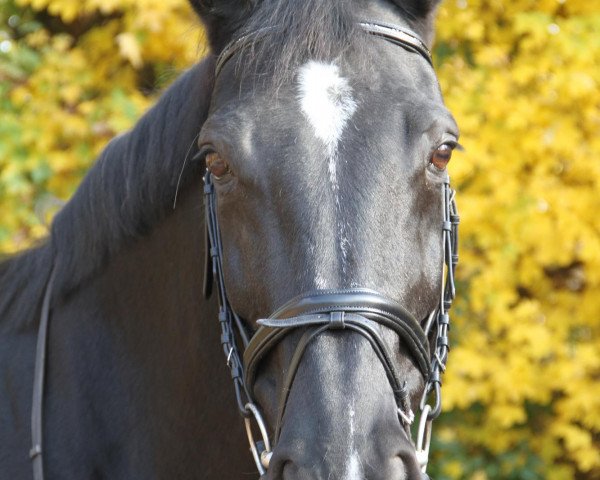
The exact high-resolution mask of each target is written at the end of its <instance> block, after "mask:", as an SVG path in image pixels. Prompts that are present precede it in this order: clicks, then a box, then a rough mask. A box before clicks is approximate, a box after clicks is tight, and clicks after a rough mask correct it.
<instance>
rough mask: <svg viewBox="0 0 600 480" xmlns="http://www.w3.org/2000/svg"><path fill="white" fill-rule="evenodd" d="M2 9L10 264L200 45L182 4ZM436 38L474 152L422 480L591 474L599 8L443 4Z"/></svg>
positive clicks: (559, 2) (596, 460)
mask: <svg viewBox="0 0 600 480" xmlns="http://www.w3.org/2000/svg"><path fill="white" fill-rule="evenodd" d="M15 2H16V3H15ZM4 5H5V6H4V7H3V8H4V9H5V11H4V12H0V20H2V21H4V23H6V21H7V20H8V19H9V17H11V18H15V17H14V16H17V17H18V21H17V22H16V23H17V25H16V26H14V25H13V26H11V27H10V28H9V27H0V41H2V40H3V39H4V38H6V39H8V41H9V43H10V49H9V51H7V52H4V51H3V50H2V52H4V53H2V52H0V60H1V62H0V108H1V109H2V122H0V211H2V217H1V218H0V251H2V252H11V251H14V250H17V249H21V248H24V247H25V246H27V245H30V244H31V242H33V241H35V239H37V238H39V237H40V236H42V235H43V234H44V232H45V228H44V223H43V221H44V220H45V219H46V213H43V214H42V215H36V214H35V213H33V212H34V211H37V212H38V213H39V212H40V211H42V212H48V211H51V210H52V208H53V207H52V206H53V205H54V203H53V202H52V200H51V198H52V197H49V196H48V194H51V195H53V196H55V197H58V198H61V199H67V198H68V197H69V196H70V195H71V193H72V192H73V190H74V188H75V187H76V185H77V183H78V182H79V180H80V179H81V176H82V175H83V173H84V172H85V171H86V169H87V168H88V167H89V165H90V163H91V162H92V161H93V159H94V158H95V157H96V156H97V154H98V153H99V152H100V151H101V150H102V148H103V147H104V145H105V144H106V142H107V141H108V140H109V139H110V138H111V137H112V136H114V135H115V134H117V133H119V132H121V131H123V130H125V129H127V128H129V127H130V126H131V125H132V124H133V123H134V122H135V120H136V119H137V118H138V117H139V116H140V115H141V113H142V112H143V111H144V110H145V109H146V108H147V107H148V106H149V105H150V104H151V103H152V102H153V101H154V100H155V98H156V96H157V94H158V91H159V89H160V88H161V87H162V86H164V83H165V81H167V80H170V79H172V78H173V77H174V76H175V72H177V71H179V70H181V69H182V68H184V67H186V66H187V65H189V64H191V63H193V62H195V61H197V60H198V59H199V58H200V57H201V56H202V53H203V45H204V39H203V36H202V33H201V30H200V29H199V28H198V25H197V22H196V20H195V18H194V16H193V14H192V12H191V11H190V8H189V6H188V5H187V1H186V0H8V1H7V2H5V3H4ZM41 13H43V15H41ZM52 17H54V18H53V21H52V25H53V26H52V28H50V26H49V24H46V23H44V22H45V21H46V22H47V19H48V18H52ZM59 20H60V21H59ZM9 24H10V22H9ZM57 25H61V26H60V27H57ZM437 25H438V38H437V47H436V49H435V51H434V55H435V58H436V62H437V70H438V74H439V76H440V82H441V86H442V89H443V91H444V94H445V98H446V102H447V104H448V106H449V108H450V109H451V110H452V112H453V113H454V114H455V116H456V117H457V119H458V122H459V125H460V126H461V130H462V138H461V143H463V144H464V145H465V146H466V152H465V153H464V154H462V155H459V154H457V155H456V156H455V159H454V160H453V163H452V164H451V174H452V178H453V182H454V185H455V187H457V189H458V191H459V195H458V202H459V207H460V212H461V218H462V225H461V251H460V255H461V263H460V265H459V271H458V281H459V285H458V290H459V293H458V299H457V302H456V306H455V307H454V316H453V318H454V326H453V330H452V336H453V342H454V347H453V350H452V352H451V355H450V361H449V362H450V363H449V366H448V367H449V368H448V371H447V373H446V375H445V379H444V388H443V396H444V408H445V414H444V415H442V417H441V418H440V420H439V421H438V423H437V424H436V427H435V428H436V431H437V432H438V434H437V435H436V437H435V438H436V442H437V445H436V446H434V448H433V450H432V453H433V455H434V456H436V458H434V459H433V460H432V465H433V468H437V471H436V472H434V474H433V476H434V477H435V478H438V479H440V478H441V479H444V478H470V479H488V478H489V479H519V480H521V479H525V480H526V479H557V480H565V479H571V478H580V479H583V478H589V479H594V478H600V453H599V452H600V445H599V439H600V294H599V293H600V216H599V215H598V212H599V211H600V161H598V157H599V154H600V68H598V65H600V35H599V34H598V32H600V7H599V6H598V5H597V2H593V1H589V0H512V1H506V0H446V1H445V3H443V4H442V7H441V9H440V12H439V17H438V22H437ZM4 45H5V44H4ZM49 199H50V200H49ZM34 207H35V208H34ZM39 217H43V218H39Z"/></svg>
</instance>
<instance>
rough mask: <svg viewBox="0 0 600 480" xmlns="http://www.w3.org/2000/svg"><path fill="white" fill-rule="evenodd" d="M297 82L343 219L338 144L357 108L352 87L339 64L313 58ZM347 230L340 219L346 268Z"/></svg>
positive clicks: (340, 246)
mask: <svg viewBox="0 0 600 480" xmlns="http://www.w3.org/2000/svg"><path fill="white" fill-rule="evenodd" d="M298 84H299V88H298V89H299V95H298V98H299V100H300V106H301V109H302V113H303V114H304V116H305V117H306V119H307V120H308V122H309V123H310V124H311V126H312V127H313V130H314V132H315V136H316V137H317V138H318V139H319V140H321V142H323V145H324V147H325V155H326V158H327V170H328V172H329V182H330V183H331V188H332V190H333V192H334V194H335V203H336V210H337V213H338V218H340V215H339V213H340V210H341V207H340V198H339V192H338V190H339V185H338V178H337V168H338V147H339V143H340V140H341V138H342V134H343V132H344V129H345V128H346V125H347V124H348V121H349V120H350V119H351V118H352V115H354V112H355V111H356V108H357V104H356V102H355V100H354V98H353V97H352V88H351V87H350V84H349V83H348V80H346V79H345V78H343V77H342V76H340V71H339V68H338V66H337V65H335V64H331V63H322V62H316V61H314V60H311V61H309V62H308V63H306V64H305V65H303V66H302V67H301V68H300V70H299V73H298ZM345 230H346V227H345V226H344V225H343V224H342V222H341V221H338V231H339V237H338V238H339V248H340V251H341V253H342V267H343V268H344V270H345V262H346V256H347V246H348V245H347V244H348V240H347V238H346V234H345Z"/></svg>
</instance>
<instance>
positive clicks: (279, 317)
mask: <svg viewBox="0 0 600 480" xmlns="http://www.w3.org/2000/svg"><path fill="white" fill-rule="evenodd" d="M258 324H259V328H258V330H257V332H256V333H255V334H254V336H253V337H252V339H251V340H250V344H249V345H248V347H247V348H246V350H245V352H244V365H245V372H244V376H245V380H246V390H247V391H248V392H250V395H252V394H253V388H252V387H253V386H254V381H255V379H256V374H257V371H258V369H259V366H260V362H261V360H262V359H263V358H265V356H266V355H267V354H268V353H269V352H270V351H271V350H272V349H273V348H274V347H275V346H276V345H277V344H278V343H279V342H280V341H281V340H282V339H283V338H284V337H285V336H286V335H288V334H289V333H291V332H292V331H293V330H296V329H298V328H306V329H307V330H306V331H305V333H304V334H303V335H302V337H301V338H300V341H299V342H298V344H297V346H296V349H295V351H294V354H293V355H292V359H291V361H290V364H289V365H288V368H287V374H286V376H285V378H284V382H283V386H282V389H281V396H280V399H279V407H278V410H277V421H276V424H275V435H274V437H273V440H274V443H275V444H276V443H277V441H278V438H279V433H280V431H281V426H282V422H283V415H284V413H285V407H286V404H287V399H288V396H289V393H290V391H291V387H292V384H293V381H294V378H295V376H296V372H297V371H298V368H299V366H300V362H301V360H302V357H303V355H304V352H305V351H306V349H307V348H308V345H309V344H310V342H311V341H312V340H313V339H315V338H316V337H317V336H319V335H320V334H321V333H323V332H325V331H326V330H350V331H353V332H355V333H359V334H360V335H361V336H363V337H364V338H365V339H366V340H367V341H368V342H369V343H370V345H371V347H372V348H373V351H374V352H375V354H376V355H377V357H378V358H379V360H380V362H381V364H382V365H383V367H384V370H385V372H386V376H387V378H388V380H389V382H390V385H391V387H392V390H393V392H394V398H395V400H396V404H397V406H398V409H399V412H402V413H403V414H404V416H403V417H402V418H409V417H410V416H411V413H412V412H411V410H410V405H409V403H408V394H407V391H406V388H405V384H404V382H402V381H401V379H400V375H399V374H398V372H397V370H396V367H395V364H394V360H393V355H392V354H390V352H389V350H388V347H387V345H386V343H385V341H384V340H383V338H382V337H381V335H380V327H381V326H383V327H387V328H390V329H391V330H393V331H394V332H395V333H396V334H397V335H398V336H399V337H400V338H401V339H402V340H403V341H404V342H405V343H406V344H407V345H408V347H409V350H410V352H411V354H412V356H413V358H414V359H415V360H416V363H417V366H418V368H419V370H420V371H421V373H422V375H423V377H424V378H425V379H427V378H428V377H429V375H430V364H429V353H428V352H429V344H428V342H427V338H426V336H425V335H424V333H423V331H422V329H421V328H420V326H419V324H418V323H417V321H416V320H415V319H414V317H413V316H412V315H411V314H410V313H409V312H407V311H406V310H405V309H404V308H403V307H402V306H401V305H399V304H397V303H396V302H394V301H392V300H390V299H388V298H386V297H384V296H382V295H380V294H378V293H377V292H375V291H372V290H368V289H347V290H323V291H317V292H311V293H309V294H306V295H302V296H300V297H297V298H295V299H293V300H292V301H290V302H288V303H287V304H286V305H284V306H283V307H282V308H280V309H279V310H277V311H276V312H275V313H274V314H273V315H272V316H271V318H269V319H263V320H259V321H258ZM403 423H404V426H405V428H406V429H407V433H408V432H409V427H410V422H408V423H407V422H403Z"/></svg>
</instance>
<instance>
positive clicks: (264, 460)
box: [244, 403, 273, 476]
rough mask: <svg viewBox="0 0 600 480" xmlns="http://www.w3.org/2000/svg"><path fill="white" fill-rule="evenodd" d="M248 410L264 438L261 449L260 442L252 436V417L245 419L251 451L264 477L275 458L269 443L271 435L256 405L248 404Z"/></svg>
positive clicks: (259, 471)
mask: <svg viewBox="0 0 600 480" xmlns="http://www.w3.org/2000/svg"><path fill="white" fill-rule="evenodd" d="M246 410H247V411H248V412H250V413H252V416H253V417H254V420H256V424H257V425H258V429H259V430H260V435H261V436H262V443H263V444H264V448H260V447H259V444H258V442H256V441H255V440H254V435H253V434H252V424H251V417H249V416H248V417H246V418H244V424H245V425H246V434H247V435H248V442H249V443H250V451H251V452H252V457H253V458H254V463H255V464H256V468H257V469H258V473H260V474H261V476H262V475H264V474H265V473H267V468H269V462H270V461H271V457H272V456H273V452H272V451H271V442H269V435H268V433H267V427H266V426H265V421H264V420H263V418H262V415H261V414H260V411H259V410H258V408H257V407H256V405H254V404H253V403H247V404H246ZM259 450H260V451H259Z"/></svg>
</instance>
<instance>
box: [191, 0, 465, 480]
mask: <svg viewBox="0 0 600 480" xmlns="http://www.w3.org/2000/svg"><path fill="white" fill-rule="evenodd" d="M192 4H193V6H194V8H195V9H196V11H197V12H198V13H199V15H200V17H201V18H202V20H203V21H204V22H205V24H206V26H207V30H208V38H209V42H210V44H211V46H212V49H213V52H214V54H215V55H216V56H218V59H217V66H216V78H215V84H214V89H213V93H212V99H211V106H210V111H209V114H208V117H207V120H206V122H205V123H204V124H203V127H202V129H201V132H200V136H199V141H198V145H199V148H200V153H199V157H200V158H201V159H202V160H203V161H204V162H205V163H206V166H207V177H206V193H207V202H208V205H209V206H208V215H207V217H208V225H209V237H210V238H209V240H210V243H211V246H212V252H213V257H212V260H211V261H212V263H213V264H215V263H216V264H217V265H215V268H214V272H215V275H216V278H215V282H216V283H217V294H218V296H219V300H220V304H221V307H222V308H221V311H222V315H223V316H224V317H227V316H229V317H231V318H234V319H235V320H236V322H232V321H231V318H230V319H229V320H227V321H230V322H231V325H235V324H236V323H237V328H239V330H240V333H241V336H242V337H244V336H245V332H247V333H248V335H247V336H248V337H252V338H251V339H250V340H249V345H248V347H247V348H246V351H245V354H244V362H243V366H242V360H241V355H240V358H239V359H238V358H237V357H238V354H237V349H236V346H237V345H236V341H235V340H232V338H225V340H224V345H226V350H228V351H226V354H228V357H229V358H228V360H229V361H230V363H231V362H232V360H231V355H235V357H236V358H235V359H234V361H233V363H234V364H236V365H234V368H233V370H232V371H233V374H234V377H236V375H237V380H238V383H237V384H236V386H237V390H238V392H237V393H238V397H239V398H238V400H239V403H240V409H241V410H242V412H243V414H244V415H245V416H247V417H253V416H256V417H257V418H258V421H259V424H260V425H259V426H260V427H265V432H263V433H264V435H263V436H264V437H265V441H267V439H268V438H269V437H270V440H272V443H273V444H272V445H271V444H268V445H263V444H261V443H259V444H257V443H256V442H254V441H252V447H253V450H254V454H255V458H256V461H257V466H258V468H259V470H261V473H263V474H264V475H265V478H268V479H290V480H291V479H308V478H311V479H314V478H323V479H325V478H327V479H331V478H336V479H352V480H354V479H363V478H364V479H369V480H375V479H406V478H420V476H421V475H422V473H421V471H422V468H423V466H424V463H426V460H425V461H423V459H422V458H418V455H417V452H416V448H415V445H414V443H413V441H412V440H411V423H412V422H413V418H414V415H413V412H417V411H419V410H422V409H423V408H422V407H423V406H424V405H423V403H424V402H421V400H422V398H423V396H424V394H427V393H428V392H429V391H431V390H434V391H437V392H438V394H439V390H436V388H437V387H438V386H439V373H440V372H439V368H438V367H440V368H443V363H445V354H446V353H447V338H446V335H447V334H446V330H445V329H446V328H447V322H446V320H445V318H447V315H446V312H445V309H447V308H449V304H448V302H446V304H444V301H443V300H442V301H440V297H443V296H444V295H443V294H442V293H440V292H443V285H442V284H443V282H444V278H446V280H447V278H448V277H451V276H452V272H451V271H448V269H447V272H446V274H445V275H444V262H445V261H446V263H447V265H448V266H449V267H450V268H449V270H452V269H453V267H452V266H451V265H452V260H448V256H449V255H450V253H451V250H452V242H451V241H450V238H451V230H452V228H451V226H450V224H451V223H452V222H451V221H454V220H457V219H455V212H454V210H453V209H452V208H451V207H452V193H451V191H450V190H449V187H448V173H447V170H446V165H447V163H448V161H449V160H450V157H451V154H452V150H453V149H454V148H455V147H456V146H457V145H458V143H457V141H458V131H457V126H456V123H455V121H454V120H453V118H452V116H451V114H450V113H449V111H448V110H447V109H446V107H445V106H444V103H443V100H442V96H441V93H440V89H439V85H438V82H437V79H436V75H435V72H434V70H433V68H432V65H431V60H430V58H429V53H428V50H427V46H426V45H427V43H428V42H430V41H431V38H432V36H433V30H432V21H433V16H434V12H435V8H436V6H437V2H436V1H431V0H430V1H417V0H411V1H404V2H401V1H396V2H391V1H383V0H362V1H349V0H347V1H341V2H340V1H332V0H327V1H324V0H310V1H308V0H307V1H304V2H295V1H276V0H262V1H250V0H237V1H232V0H230V1H218V0H214V1H209V0H193V1H192ZM450 296H451V295H450ZM446 297H448V291H447V289H446ZM450 300H451V299H450ZM432 318H435V319H436V320H435V321H434V322H433V323H435V324H436V328H434V329H432V328H431V324H432ZM242 319H243V320H242ZM261 319H262V320H261ZM437 319H439V321H438V320H437ZM223 321H225V320H224V318H222V322H223ZM435 332H438V333H435ZM439 332H441V333H439ZM230 333H231V332H230V331H229V330H227V329H226V331H225V332H224V334H225V336H227V335H228V334H230ZM252 334H253V336H252ZM432 335H433V340H434V342H432V344H431V345H430V343H429V342H428V337H429V340H431V339H432ZM436 336H437V338H436ZM440 337H441V338H442V340H441V347H440V341H439V338H440ZM444 338H445V340H444ZM240 342H241V343H245V342H242V340H238V343H240ZM444 342H445V344H444ZM438 347H440V348H441V356H443V357H444V358H443V359H440V358H439V355H438V358H437V360H439V363H440V365H439V366H438V367H436V360H435V357H436V353H439V352H440V350H438ZM430 358H434V361H433V364H432V363H431V362H430ZM432 365H433V367H432ZM242 368H244V369H245V374H242V373H241V369H242ZM436 372H437V373H436ZM240 378H241V379H243V381H242V382H240V381H239V379H240ZM240 397H241V398H240ZM420 404H421V405H420ZM420 407H421V408H420ZM434 410H436V412H435V413H439V412H438V411H439V405H436V406H435V407H434ZM428 413H429V414H430V417H433V416H434V415H431V410H430V409H426V410H425V412H424V415H425V416H426V417H427V414H428ZM254 433H255V435H256V433H257V432H254Z"/></svg>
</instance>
